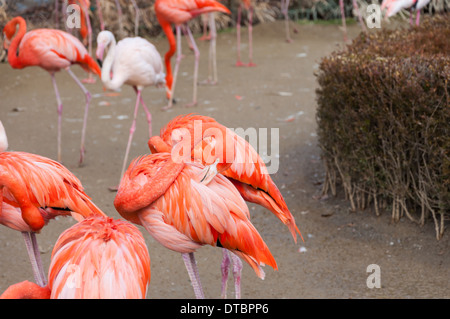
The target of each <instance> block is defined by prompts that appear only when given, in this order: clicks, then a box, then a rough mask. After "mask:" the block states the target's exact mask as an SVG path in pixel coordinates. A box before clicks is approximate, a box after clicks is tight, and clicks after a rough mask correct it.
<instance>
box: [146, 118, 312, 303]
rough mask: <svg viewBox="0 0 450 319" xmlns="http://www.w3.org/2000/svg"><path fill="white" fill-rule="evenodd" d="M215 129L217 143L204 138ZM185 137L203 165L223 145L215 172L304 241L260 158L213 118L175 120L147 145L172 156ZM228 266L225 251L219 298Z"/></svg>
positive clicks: (152, 149)
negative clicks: (209, 131)
mask: <svg viewBox="0 0 450 319" xmlns="http://www.w3.org/2000/svg"><path fill="white" fill-rule="evenodd" d="M214 128H215V129H217V130H219V131H220V132H225V133H224V134H221V135H220V134H219V135H217V136H215V137H214V138H215V139H217V138H219V141H214V140H211V139H210V138H208V136H206V133H207V132H208V130H211V129H214ZM186 138H187V139H188V141H189V145H190V146H191V148H194V151H193V152H192V156H191V158H192V160H193V161H195V162H201V163H203V164H210V163H211V161H210V160H208V158H206V157H204V154H205V152H203V150H208V148H210V149H209V151H210V154H211V153H213V152H214V153H215V152H218V153H219V154H220V153H221V152H220V149H221V147H222V148H223V146H220V147H218V146H217V145H226V148H225V149H224V151H225V153H226V154H225V153H223V152H222V155H221V156H222V157H221V158H222V159H226V161H227V162H228V163H225V162H222V163H221V165H222V166H220V167H219V165H218V166H217V169H216V171H217V172H219V173H221V174H223V175H224V176H226V177H227V178H228V179H229V180H230V182H231V183H232V184H233V185H234V186H235V187H236V189H237V190H238V191H239V193H240V195H241V196H242V197H243V198H244V200H246V201H248V202H252V203H256V204H258V205H261V206H263V207H264V208H266V209H268V210H270V211H271V212H272V213H273V214H274V215H275V216H276V217H277V218H278V219H280V220H281V221H282V222H283V223H284V224H285V225H286V226H287V227H288V229H289V230H290V232H291V235H292V237H293V239H294V241H295V242H297V233H298V234H299V235H300V237H301V239H302V240H303V237H302V236H301V233H300V231H299V229H298V227H297V226H296V224H295V218H294V216H293V215H292V214H291V212H290V211H289V209H288V207H287V205H286V202H285V201H284V199H283V196H282V195H281V192H280V191H279V190H278V188H277V186H276V185H275V183H274V182H273V180H272V179H271V177H270V175H269V174H268V172H267V168H266V166H265V164H264V162H263V160H262V159H261V157H260V156H259V155H258V153H257V152H256V151H255V149H254V148H253V147H252V146H251V145H250V144H249V143H248V142H247V141H246V140H245V139H244V138H242V137H240V136H238V135H237V134H235V133H234V132H232V131H231V130H230V129H228V128H226V127H225V126H223V125H221V124H219V123H218V122H217V121H216V120H214V119H213V118H211V117H207V116H202V115H193V114H188V115H180V116H178V117H175V118H174V119H173V120H172V121H170V122H169V123H168V124H167V125H166V126H165V127H163V128H162V129H161V132H160V136H153V137H152V138H151V139H150V140H149V141H148V145H149V148H150V150H151V152H152V153H159V152H169V153H173V151H172V150H173V149H174V147H176V145H177V144H178V143H180V141H184V140H185V139H186ZM220 138H222V140H220ZM202 139H203V140H202ZM200 140H202V143H200V144H199V141H200ZM230 141H234V144H232V145H230ZM199 146H200V147H201V148H200V149H199V148H198V147H199ZM211 148H212V149H211ZM176 151H178V150H176ZM230 152H231V153H230ZM232 261H233V264H234V265H233V266H234V267H237V270H236V269H234V273H235V278H236V276H238V277H239V276H240V274H239V265H237V266H236V265H235V261H236V259H233V260H232ZM229 264H230V258H229V257H228V255H227V252H226V251H224V256H223V262H222V266H221V268H222V297H224V295H225V293H226V281H227V276H228V271H227V269H228V266H229Z"/></svg>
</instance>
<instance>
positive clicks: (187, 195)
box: [114, 125, 277, 298]
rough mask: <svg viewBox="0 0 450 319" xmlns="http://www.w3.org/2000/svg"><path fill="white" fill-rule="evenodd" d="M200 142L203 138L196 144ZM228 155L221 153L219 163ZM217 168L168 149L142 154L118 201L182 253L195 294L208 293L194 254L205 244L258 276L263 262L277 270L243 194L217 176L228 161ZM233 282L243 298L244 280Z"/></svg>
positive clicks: (123, 209) (119, 208)
mask: <svg viewBox="0 0 450 319" xmlns="http://www.w3.org/2000/svg"><path fill="white" fill-rule="evenodd" d="M206 126H207V125H206ZM198 142H201V140H196V141H193V144H192V145H196V144H197V143H198ZM220 142H221V141H219V143H220ZM188 145H189V146H190V145H191V143H190V141H188ZM228 147H233V145H227V148H228ZM224 154H225V153H222V154H220V152H218V154H217V159H218V160H220V161H221V163H224V159H225V158H224V157H223V156H224ZM188 155H189V154H188ZM213 166H215V167H211V166H207V167H205V166H204V165H203V164H201V163H191V164H189V165H186V164H185V163H184V162H183V160H181V159H176V158H173V157H172V154H171V153H170V150H169V152H161V153H157V154H152V155H148V156H144V157H141V158H138V159H136V160H135V161H133V162H132V164H131V165H130V166H129V168H128V170H127V171H126V172H125V175H124V177H123V178H122V181H121V183H120V186H119V190H118V192H117V195H116V198H115V199H114V206H115V207H116V209H117V211H118V212H119V213H120V214H121V215H122V217H124V218H126V219H128V220H130V221H132V222H133V223H136V224H140V225H143V226H144V227H145V228H146V229H147V231H148V232H149V233H150V234H151V235H152V236H153V237H154V238H155V239H156V240H157V241H159V242H160V243H161V244H162V245H164V246H165V247H167V248H169V249H172V250H174V251H177V252H180V253H182V254H183V260H184V262H185V265H186V268H187V270H188V273H189V276H190V278H191V282H192V285H193V287H194V292H195V295H196V297H197V298H203V297H204V295H203V291H202V288H201V284H200V279H199V276H198V271H197V267H196V263H195V258H194V252H195V250H197V249H198V248H199V247H200V246H201V245H205V244H208V245H211V246H219V247H223V248H225V249H228V250H230V251H232V252H233V253H234V254H235V255H237V256H239V257H241V258H243V259H244V260H245V261H246V262H247V263H249V264H250V265H251V267H252V268H253V269H254V270H255V272H256V274H257V275H258V276H259V277H260V278H264V272H263V271H262V269H261V268H260V265H261V263H264V264H267V265H270V266H271V267H273V268H274V269H277V266H276V262H275V260H274V259H273V256H272V255H271V253H270V251H269V249H268V248H267V246H266V244H265V243H264V241H263V240H262V238H261V237H260V235H259V234H258V232H257V230H256V229H255V228H254V226H253V225H252V224H251V223H250V220H249V213H248V208H247V206H246V205H245V202H244V201H243V199H242V197H241V196H240V194H239V192H238V191H237V189H236V188H235V187H234V186H233V184H232V183H231V182H230V181H229V180H228V179H227V178H225V176H223V175H221V174H217V171H218V170H217V166H220V168H219V170H221V169H225V168H226V167H229V164H217V161H216V162H214V164H213ZM236 259H238V258H236ZM235 283H236V293H237V296H240V288H239V287H240V278H238V279H237V280H236V281H235Z"/></svg>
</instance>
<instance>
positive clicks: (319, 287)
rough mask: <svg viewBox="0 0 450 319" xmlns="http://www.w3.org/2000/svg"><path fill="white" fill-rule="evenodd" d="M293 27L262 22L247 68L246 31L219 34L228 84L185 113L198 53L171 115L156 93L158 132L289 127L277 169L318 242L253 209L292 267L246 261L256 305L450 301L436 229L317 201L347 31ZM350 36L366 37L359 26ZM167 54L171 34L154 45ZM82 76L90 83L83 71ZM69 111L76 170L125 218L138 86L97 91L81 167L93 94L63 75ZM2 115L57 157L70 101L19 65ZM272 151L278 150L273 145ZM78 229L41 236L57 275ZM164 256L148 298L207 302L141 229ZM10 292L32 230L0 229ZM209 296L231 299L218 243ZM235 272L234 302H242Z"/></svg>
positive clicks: (6, 87)
mask: <svg viewBox="0 0 450 319" xmlns="http://www.w3.org/2000/svg"><path fill="white" fill-rule="evenodd" d="M283 27H284V24H283V23H282V22H275V23H267V24H263V25H258V26H256V27H255V28H254V62H255V63H256V64H257V66H256V67H253V68H238V67H235V66H234V63H235V57H236V36H235V33H234V32H224V33H221V34H219V38H218V41H217V52H218V57H217V63H218V71H219V83H218V85H216V86H209V85H202V86H200V87H199V91H198V98H199V104H198V106H196V107H193V108H185V107H183V104H185V103H188V102H190V101H191V98H192V75H193V54H192V52H190V51H189V50H188V49H187V46H186V42H184V43H183V45H184V47H183V51H184V53H185V54H186V57H185V59H184V60H183V61H182V64H181V68H180V77H179V81H178V84H177V91H176V98H177V99H178V103H177V104H176V105H175V106H174V107H173V108H172V109H171V110H169V111H162V110H161V107H162V106H164V105H165V104H166V99H165V93H164V90H163V89H156V88H153V87H152V88H146V89H145V90H144V91H143V97H144V100H145V102H146V103H147V105H148V106H149V107H150V109H151V111H152V115H153V134H157V133H158V132H159V129H160V128H161V127H162V126H164V125H165V124H166V123H167V122H168V121H169V120H171V119H172V118H173V117H175V116H176V115H179V114H185V113H190V112H195V113H199V114H203V115H208V116H212V117H214V118H215V119H216V120H218V121H219V122H221V123H223V124H224V125H226V126H228V127H231V128H244V129H246V128H251V127H253V128H256V129H258V128H268V131H269V132H270V128H278V129H279V156H278V157H276V158H277V159H278V160H279V169H278V171H277V173H275V174H273V175H272V178H273V179H274V181H275V183H276V184H277V185H278V187H279V188H280V190H281V192H282V194H283V196H284V197H285V199H286V202H287V204H288V206H289V208H290V210H291V212H292V214H293V215H294V216H295V218H296V221H297V225H298V227H299V228H300V231H301V232H302V234H303V237H304V239H305V242H301V241H300V242H299V243H297V244H295V243H294V241H293V240H292V237H291V236H290V233H289V232H288V230H287V228H286V227H284V226H283V225H282V223H281V222H280V221H278V219H276V218H275V216H273V215H272V214H271V213H270V212H269V211H267V210H265V209H263V208H262V207H259V206H256V205H253V204H249V207H250V212H251V214H252V221H253V223H254V225H255V226H256V228H257V229H258V230H259V232H260V233H261V235H262V237H263V239H264V240H265V241H266V243H267V245H268V246H269V248H270V249H271V252H272V254H273V255H274V257H275V259H276V261H277V263H278V268H279V270H278V271H274V270H273V269H271V268H270V267H265V272H266V278H265V280H260V279H259V278H257V277H256V275H255V274H254V272H253V271H252V269H251V268H250V267H249V266H248V265H246V264H245V265H244V270H243V277H242V298H269V299H271V298H449V297H450V289H449V284H448V280H449V278H450V258H449V257H450V256H449V243H450V241H449V238H450V236H449V234H448V233H446V234H445V236H444V238H443V239H442V240H441V241H439V242H437V241H436V239H435V233H434V228H433V223H432V222H428V223H427V224H426V225H425V226H424V227H419V226H417V225H415V224H413V223H412V222H411V221H409V220H407V219H402V220H401V221H400V222H398V223H392V222H391V220H390V214H389V212H385V213H384V214H382V215H381V216H380V217H376V216H375V214H374V213H373V212H372V211H371V210H370V209H368V210H366V211H358V212H356V213H352V212H350V210H349V204H348V203H347V202H345V201H344V200H343V199H342V194H339V196H338V197H337V198H329V199H326V200H316V199H314V198H315V196H316V195H318V194H320V191H321V187H322V185H321V182H323V177H324V169H323V166H322V163H321V160H320V149H319V147H318V145H317V136H316V133H315V131H316V120H315V110H316V96H315V89H316V88H317V82H316V78H315V76H314V72H315V71H317V67H318V63H319V61H320V58H321V57H323V56H324V55H326V54H328V53H330V52H331V51H333V50H335V49H336V48H337V47H338V46H340V45H342V33H341V31H340V29H339V27H338V26H335V25H300V26H298V27H297V28H298V31H299V32H298V34H293V39H294V42H293V43H290V44H288V43H286V42H285V41H284V29H283ZM349 32H350V36H351V37H353V36H355V35H356V34H357V32H359V28H358V26H357V25H353V26H349ZM242 39H243V42H244V43H243V45H242V57H243V60H244V62H246V61H247V49H248V46H247V34H246V28H243V30H242ZM152 42H153V43H154V44H155V45H156V46H157V48H158V50H159V51H160V53H161V54H162V55H164V53H165V52H166V50H167V47H168V45H167V42H166V39H165V38H162V37H161V38H157V39H152ZM198 45H199V48H200V51H201V65H200V71H199V76H200V81H202V80H205V79H206V77H207V73H208V69H207V55H208V53H207V52H208V43H205V42H200V41H199V43H198ZM72 69H73V71H74V72H75V73H76V74H77V75H78V76H79V77H80V78H81V77H85V73H84V72H83V71H82V69H81V68H79V67H78V66H74V67H73V68H72ZM56 77H57V83H58V86H59V89H60V93H61V96H62V102H63V104H64V110H63V124H64V127H63V136H62V141H63V164H64V165H65V166H67V167H68V168H69V169H70V170H71V171H72V172H73V173H74V174H75V175H76V176H77V177H78V178H79V179H80V180H81V182H82V183H83V185H84V187H85V190H86V192H87V193H88V194H89V195H90V196H91V197H92V198H93V200H94V202H95V203H96V204H97V205H98V206H99V207H100V208H101V209H103V210H104V211H105V212H106V213H107V214H109V215H110V216H112V217H115V218H119V217H120V216H119V214H118V213H117V212H116V211H115V209H114V206H113V200H114V196H115V193H112V192H110V191H109V190H108V187H109V186H112V185H115V184H117V183H118V181H119V175H120V169H121V165H122V161H123V156H124V153H125V147H126V141H127V138H128V132H129V127H130V124H131V119H132V112H133V108H134V103H135V94H134V91H133V90H132V89H131V88H130V87H128V86H125V87H123V88H122V90H121V93H120V95H119V96H115V97H111V96H105V95H104V93H105V92H104V91H103V89H102V85H101V82H100V81H99V80H98V81H97V82H96V83H95V84H91V85H88V86H87V87H88V89H89V90H90V92H91V93H92V95H93V99H92V104H91V109H90V113H89V121H88V127H87V134H88V136H87V141H86V151H87V152H86V160H85V164H84V165H83V166H82V167H79V166H78V158H79V143H80V131H81V125H82V116H83V112H84V97H83V95H82V92H81V91H80V90H79V88H78V87H77V86H76V84H75V83H74V82H73V81H72V79H71V78H70V77H69V75H68V74H67V73H66V72H60V73H59V74H57V76H56ZM0 119H1V121H2V122H3V124H4V126H5V128H6V131H7V134H8V139H9V145H10V150H13V151H26V152H30V153H37V154H40V155H43V156H46V157H50V158H54V159H55V158H56V127H57V126H56V123H57V122H56V120H57V115H56V100H55V94H54V91H53V87H52V83H51V80H50V76H49V75H48V74H47V72H45V71H43V70H42V69H40V68H26V69H23V70H13V69H12V68H11V67H10V66H9V65H8V64H0ZM146 125H147V123H146V121H145V116H144V113H143V111H142V110H141V112H140V115H139V119H138V123H137V130H136V133H135V137H134V141H133V145H132V147H131V152H130V159H132V158H134V157H137V156H139V155H142V154H146V153H148V149H147V139H148V133H147V127H146ZM269 152H270V150H269ZM73 223H74V221H73V220H72V219H71V218H59V219H57V220H55V221H51V222H50V223H49V224H48V225H47V226H46V227H45V228H44V229H43V230H42V232H41V233H40V234H39V235H38V241H39V244H40V248H41V251H42V256H43V260H44V263H45V267H47V268H48V266H49V261H50V255H51V251H52V247H53V245H54V243H55V241H56V240H57V238H58V235H59V234H60V233H61V232H62V231H63V230H64V229H66V228H67V227H69V226H71V225H72V224H73ZM140 230H141V231H142V233H143V234H144V237H145V238H146V241H147V244H148V249H149V253H150V257H151V272H152V278H151V283H150V286H149V290H148V294H147V297H148V298H193V297H194V294H193V290H192V287H191V286H190V282H189V278H188V275H187V272H186V270H185V268H184V264H183V261H182V258H181V255H180V254H179V253H175V252H173V251H169V250H168V249H166V248H164V247H162V246H161V245H160V244H159V243H157V242H156V241H155V240H153V238H151V236H150V235H149V234H148V233H146V232H145V229H143V228H142V227H141V228H140ZM0 255H1V258H0V291H4V290H5V289H6V288H7V287H8V286H9V285H11V284H13V283H16V282H19V281H23V280H26V279H27V280H33V277H32V272H31V266H30V263H29V260H28V257H27V254H26V250H25V246H24V242H23V239H22V236H21V235H20V234H19V233H18V232H16V231H13V230H10V229H8V228H6V227H0ZM196 258H197V263H198V266H199V271H200V276H201V280H202V284H203V287H204V291H205V295H206V297H207V298H219V297H220V282H221V280H220V278H221V277H220V262H221V258H222V253H221V250H220V249H217V248H212V247H209V246H205V247H203V248H201V249H200V250H199V251H198V252H197V253H196ZM371 264H377V265H379V267H380V270H381V277H380V278H381V288H379V289H377V288H373V289H369V288H368V287H367V284H366V280H367V277H368V276H369V275H370V273H368V272H367V266H368V265H371ZM233 286H234V285H233V282H232V278H230V281H229V285H228V288H229V289H228V297H229V298H233V297H234V287H233Z"/></svg>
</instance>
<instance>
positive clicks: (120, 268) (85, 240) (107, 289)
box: [49, 216, 150, 299]
mask: <svg viewBox="0 0 450 319" xmlns="http://www.w3.org/2000/svg"><path fill="white" fill-rule="evenodd" d="M149 283H150V257H149V254H148V251H147V246H146V244H145V241H144V238H143V236H142V234H141V233H140V231H139V230H138V229H137V228H136V226H134V225H132V224H130V223H129V222H127V221H122V220H114V219H112V218H108V217H103V216H93V217H90V218H88V219H85V220H84V221H82V222H80V223H78V224H75V225H74V226H72V227H71V228H69V229H67V230H66V231H64V232H63V233H62V234H61V235H60V236H59V238H58V241H57V243H56V244H55V247H54V249H53V252H52V261H51V264H50V268H49V286H50V288H51V291H52V293H51V298H70V299H73V298H75V299H80V298H83V299H85V298H89V299H90V298H101V299H110V298H132V299H142V298H145V296H146V293H147V288H148V284H149Z"/></svg>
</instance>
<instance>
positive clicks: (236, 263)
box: [220, 249, 243, 299]
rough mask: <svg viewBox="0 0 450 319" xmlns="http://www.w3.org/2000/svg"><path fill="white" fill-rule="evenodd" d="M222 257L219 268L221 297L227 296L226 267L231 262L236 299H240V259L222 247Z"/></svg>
mask: <svg viewBox="0 0 450 319" xmlns="http://www.w3.org/2000/svg"><path fill="white" fill-rule="evenodd" d="M222 253H223V258H222V264H221V265H220V269H221V271H222V293H221V297H222V298H223V299H225V298H226V297H227V280H228V267H229V266H230V255H231V263H232V264H233V277H234V292H235V296H236V299H241V275H242V267H243V266H242V261H241V259H240V258H239V257H238V256H236V255H235V254H233V253H230V252H229V251H228V250H227V249H222Z"/></svg>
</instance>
